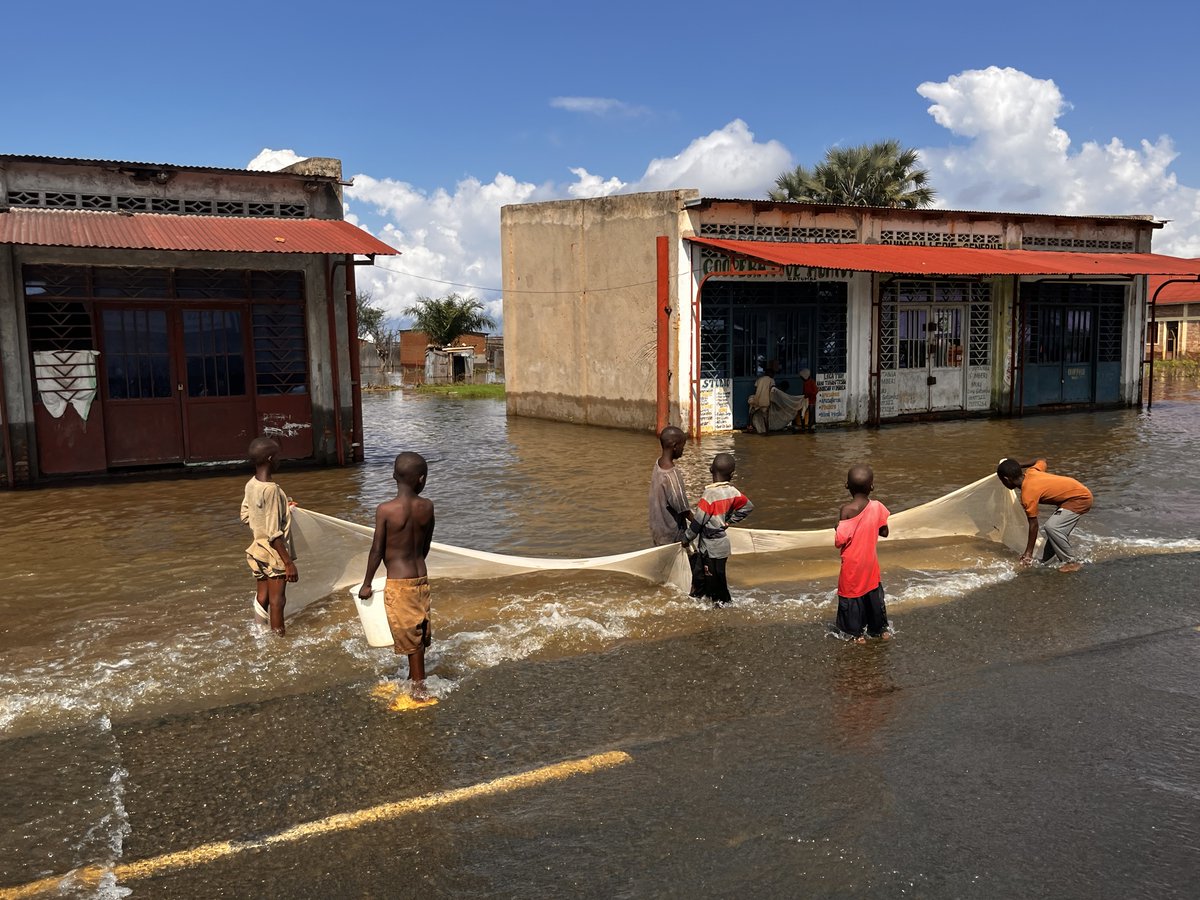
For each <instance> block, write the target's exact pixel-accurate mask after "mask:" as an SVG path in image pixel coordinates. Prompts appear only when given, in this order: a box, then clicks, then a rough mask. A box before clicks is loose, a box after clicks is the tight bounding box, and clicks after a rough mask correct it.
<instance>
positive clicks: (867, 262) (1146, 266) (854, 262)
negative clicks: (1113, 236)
mask: <svg viewBox="0 0 1200 900" xmlns="http://www.w3.org/2000/svg"><path fill="white" fill-rule="evenodd" d="M688 240H689V241H691V242H693V243H696V244H704V245H706V246H709V247H716V248H717V249H719V250H724V251H726V252H727V253H734V254H740V255H742V256H749V257H753V258H754V259H761V260H763V261H765V262H771V263H775V264H777V265H781V266H789V265H794V266H808V267H810V268H815V269H846V270H849V271H853V272H879V273H888V274H895V275H1196V274H1200V260H1196V259H1181V258H1179V257H1175V256H1161V255H1158V254H1155V253H1072V252H1069V251H1065V250H983V249H978V248H974V247H912V246H897V245H892V244H803V243H790V242H788V243H784V242H778V243H776V242H773V241H727V240H719V239H716V238H699V237H692V238H688Z"/></svg>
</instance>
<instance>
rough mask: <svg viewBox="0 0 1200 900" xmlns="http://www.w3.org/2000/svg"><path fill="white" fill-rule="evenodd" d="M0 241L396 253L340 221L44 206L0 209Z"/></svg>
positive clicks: (118, 247) (236, 250)
mask: <svg viewBox="0 0 1200 900" xmlns="http://www.w3.org/2000/svg"><path fill="white" fill-rule="evenodd" d="M0 244H25V245H32V246H38V247H94V248H103V249H108V250H211V251H217V252H222V253H326V254H339V255H340V254H345V253H357V254H363V255H370V254H377V255H380V256H383V255H387V256H396V255H398V254H399V252H400V251H398V250H396V249H394V248H393V247H389V246H388V245H387V244H385V243H383V241H380V240H378V239H377V238H374V237H372V236H371V235H369V234H367V232H365V231H363V230H362V229H361V228H359V227H358V226H356V225H352V224H350V223H349V222H344V221H342V220H341V219H257V218H241V217H223V216H171V215H158V214H154V213H115V212H90V211H89V212H81V211H74V210H50V209H10V210H9V211H8V212H0Z"/></svg>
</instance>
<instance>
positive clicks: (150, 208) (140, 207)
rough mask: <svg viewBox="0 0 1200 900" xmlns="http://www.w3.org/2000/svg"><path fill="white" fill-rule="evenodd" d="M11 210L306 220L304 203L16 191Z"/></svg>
mask: <svg viewBox="0 0 1200 900" xmlns="http://www.w3.org/2000/svg"><path fill="white" fill-rule="evenodd" d="M7 202H8V205H9V206H16V207H26V208H28V207H32V208H41V209H95V210H120V211H122V212H156V213H171V214H183V215H189V216H213V215H220V216H251V217H257V218H282V219H303V218H305V217H306V216H307V215H308V206H307V205H306V204H304V203H266V202H257V201H256V202H245V201H241V200H216V199H212V198H200V197H197V198H181V197H160V196H149V197H135V196H127V195H120V194H83V193H72V192H69V191H30V190H13V191H9V192H8V194H7Z"/></svg>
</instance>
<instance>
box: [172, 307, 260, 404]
mask: <svg viewBox="0 0 1200 900" xmlns="http://www.w3.org/2000/svg"><path fill="white" fill-rule="evenodd" d="M183 352H184V359H185V366H186V369H187V391H188V396H189V397H242V396H245V394H246V356H245V350H244V347H243V343H242V313H241V311H240V310H236V309H185V310H184V311H183Z"/></svg>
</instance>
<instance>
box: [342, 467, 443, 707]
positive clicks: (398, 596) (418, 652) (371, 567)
mask: <svg viewBox="0 0 1200 900" xmlns="http://www.w3.org/2000/svg"><path fill="white" fill-rule="evenodd" d="M392 475H393V477H394V478H395V479H396V496H395V498H394V499H392V500H388V501H387V502H386V503H381V504H379V506H378V508H377V509H376V510H375V539H374V540H373V541H372V542H371V552H370V554H369V555H368V556H367V574H366V577H365V578H363V583H362V587H361V588H359V590H358V596H359V597H360V598H361V599H363V600H366V599H367V598H368V597H370V596H371V594H372V593H373V591H372V589H371V580H372V579H373V578H374V577H375V572H376V570H378V569H379V564H380V563H381V562H382V563H384V564H386V566H387V587H386V588H385V589H384V594H383V608H384V611H385V612H386V613H387V620H388V627H389V628H391V630H392V640H393V641H394V642H395V649H396V653H397V654H404V655H407V656H408V677H409V680H411V681H412V698H413V700H416V701H419V702H436V701H434V700H432V698H430V697H429V695H428V694H427V693H426V691H425V648H426V647H428V646H429V641H430V626H429V571H428V569H427V568H426V567H425V557H426V556H428V555H429V545H430V544H431V543H432V542H433V501H431V500H427V499H425V498H424V497H421V496H420V493H421V491H423V490H424V489H425V479H426V477H428V475H429V466H428V464H427V463H426V462H425V458H424V457H423V456H421V455H420V454H419V453H401V454H400V455H399V456H397V457H396V463H395V466H394V467H393V469H392Z"/></svg>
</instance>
